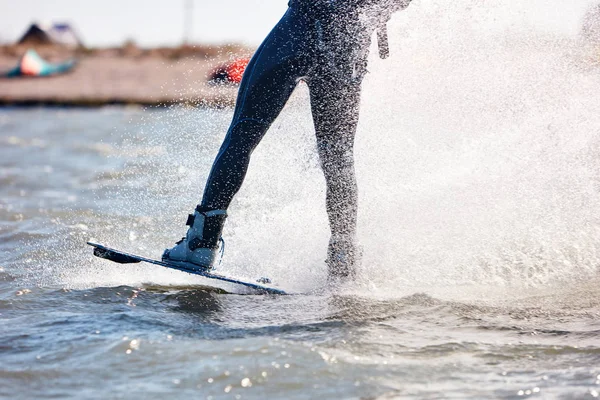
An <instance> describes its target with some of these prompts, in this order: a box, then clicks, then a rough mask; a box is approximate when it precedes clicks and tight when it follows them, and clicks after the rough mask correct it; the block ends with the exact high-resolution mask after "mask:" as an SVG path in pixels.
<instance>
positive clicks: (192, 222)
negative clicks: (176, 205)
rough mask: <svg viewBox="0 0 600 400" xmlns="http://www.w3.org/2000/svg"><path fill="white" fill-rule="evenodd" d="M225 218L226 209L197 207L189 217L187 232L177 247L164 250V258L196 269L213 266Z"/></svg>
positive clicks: (166, 260)
mask: <svg viewBox="0 0 600 400" xmlns="http://www.w3.org/2000/svg"><path fill="white" fill-rule="evenodd" d="M225 218H227V212H226V211H225V210H212V209H207V208H203V207H200V206H198V207H196V210H195V211H194V214H191V215H190V216H189V217H188V221H187V225H189V227H190V228H189V229H188V231H187V234H186V235H185V237H184V238H182V239H181V240H180V241H179V242H177V244H176V245H175V247H173V248H171V249H167V250H165V251H164V253H163V256H162V260H163V261H165V262H169V263H172V264H176V265H181V266H184V267H186V268H191V269H194V270H207V269H210V268H212V266H213V263H214V262H215V258H216V256H217V251H218V249H219V239H220V238H221V233H222V232H223V224H224V223H225Z"/></svg>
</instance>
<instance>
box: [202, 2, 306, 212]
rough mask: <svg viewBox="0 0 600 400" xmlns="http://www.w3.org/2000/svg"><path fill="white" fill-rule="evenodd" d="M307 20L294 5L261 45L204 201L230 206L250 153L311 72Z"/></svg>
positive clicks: (215, 206)
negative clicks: (299, 84) (301, 78)
mask: <svg viewBox="0 0 600 400" xmlns="http://www.w3.org/2000/svg"><path fill="white" fill-rule="evenodd" d="M306 23H307V21H306V20H305V18H304V17H303V16H302V15H300V14H299V13H298V12H297V11H295V10H293V9H289V10H288V12H287V13H286V14H285V15H284V17H283V18H282V20H281V21H280V22H279V23H278V24H277V25H276V26H275V28H274V29H273V31H272V32H271V33H270V34H269V36H268V37H267V38H266V39H265V41H264V42H263V44H262V45H261V46H260V47H259V49H258V50H257V52H256V54H255V55H254V57H253V58H252V60H251V61H250V63H249V64H248V67H247V68H246V71H245V73H244V77H243V79H242V82H241V85H240V90H239V93H238V98H237V102H236V108H235V113H234V116H233V121H232V123H231V125H230V127H229V130H228V132H227V136H226V137H225V140H224V142H223V144H222V146H221V149H220V150H219V153H218V155H217V157H216V159H215V162H214V164H213V167H212V170H211V172H210V175H209V178H208V181H207V184H206V188H205V191H204V196H203V199H202V203H201V205H202V206H204V207H207V208H211V209H227V208H228V207H229V204H230V203H231V200H232V199H233V197H234V195H235V194H236V193H237V192H238V190H239V189H240V187H241V185H242V183H243V181H244V178H245V176H246V172H247V170H248V164H249V162H250V156H251V154H252V152H253V150H254V149H255V148H256V146H257V145H258V143H259V142H260V140H261V139H262V138H263V136H264V134H265V133H266V131H267V130H268V128H269V127H270V126H271V124H272V123H273V121H274V120H275V118H276V117H277V116H278V115H279V113H280V112H281V110H282V109H283V107H284V105H285V103H286V102H287V100H288V99H289V97H290V95H291V94H292V92H293V90H294V88H295V87H296V84H297V81H298V79H299V78H300V77H301V76H302V75H304V74H305V72H306V69H307V68H306V64H307V62H306V54H307V52H306V51H305V50H306V49H305V46H306V43H307V38H306V37H305V35H306V34H307V33H306V32H307V31H308V30H307V27H306Z"/></svg>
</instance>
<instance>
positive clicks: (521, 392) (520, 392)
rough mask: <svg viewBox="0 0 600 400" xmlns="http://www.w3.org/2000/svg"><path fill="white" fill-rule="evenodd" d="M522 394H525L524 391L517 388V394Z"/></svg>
mask: <svg viewBox="0 0 600 400" xmlns="http://www.w3.org/2000/svg"><path fill="white" fill-rule="evenodd" d="M524 394H525V392H524V391H522V390H519V391H518V392H517V396H523V395H524Z"/></svg>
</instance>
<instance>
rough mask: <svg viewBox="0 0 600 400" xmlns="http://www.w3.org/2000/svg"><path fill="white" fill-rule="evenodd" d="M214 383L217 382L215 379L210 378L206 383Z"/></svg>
mask: <svg viewBox="0 0 600 400" xmlns="http://www.w3.org/2000/svg"><path fill="white" fill-rule="evenodd" d="M214 381H215V380H214V379H213V378H208V379H207V380H206V382H208V383H213V382H214Z"/></svg>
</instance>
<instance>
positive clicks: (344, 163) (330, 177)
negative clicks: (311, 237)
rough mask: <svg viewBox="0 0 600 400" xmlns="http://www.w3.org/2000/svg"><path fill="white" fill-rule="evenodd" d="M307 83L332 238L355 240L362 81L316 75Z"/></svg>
mask: <svg viewBox="0 0 600 400" xmlns="http://www.w3.org/2000/svg"><path fill="white" fill-rule="evenodd" d="M329 78H331V77H329ZM308 84H309V89H310V101H311V109H312V115H313V121H314V125H315V131H316V136H317V148H318V152H319V158H320V161H321V165H322V168H323V173H324V174H325V182H326V185H327V193H326V207H327V214H328V217H329V225H330V228H331V233H332V238H347V239H348V240H350V241H353V240H354V238H355V235H356V214H357V187H356V177H355V173H354V136H355V134H356V127H357V124H358V116H359V107H360V82H356V83H348V82H339V81H336V80H335V78H332V79H328V78H327V77H323V78H322V79H319V78H318V77H317V78H313V79H311V80H310V81H309V82H308Z"/></svg>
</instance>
